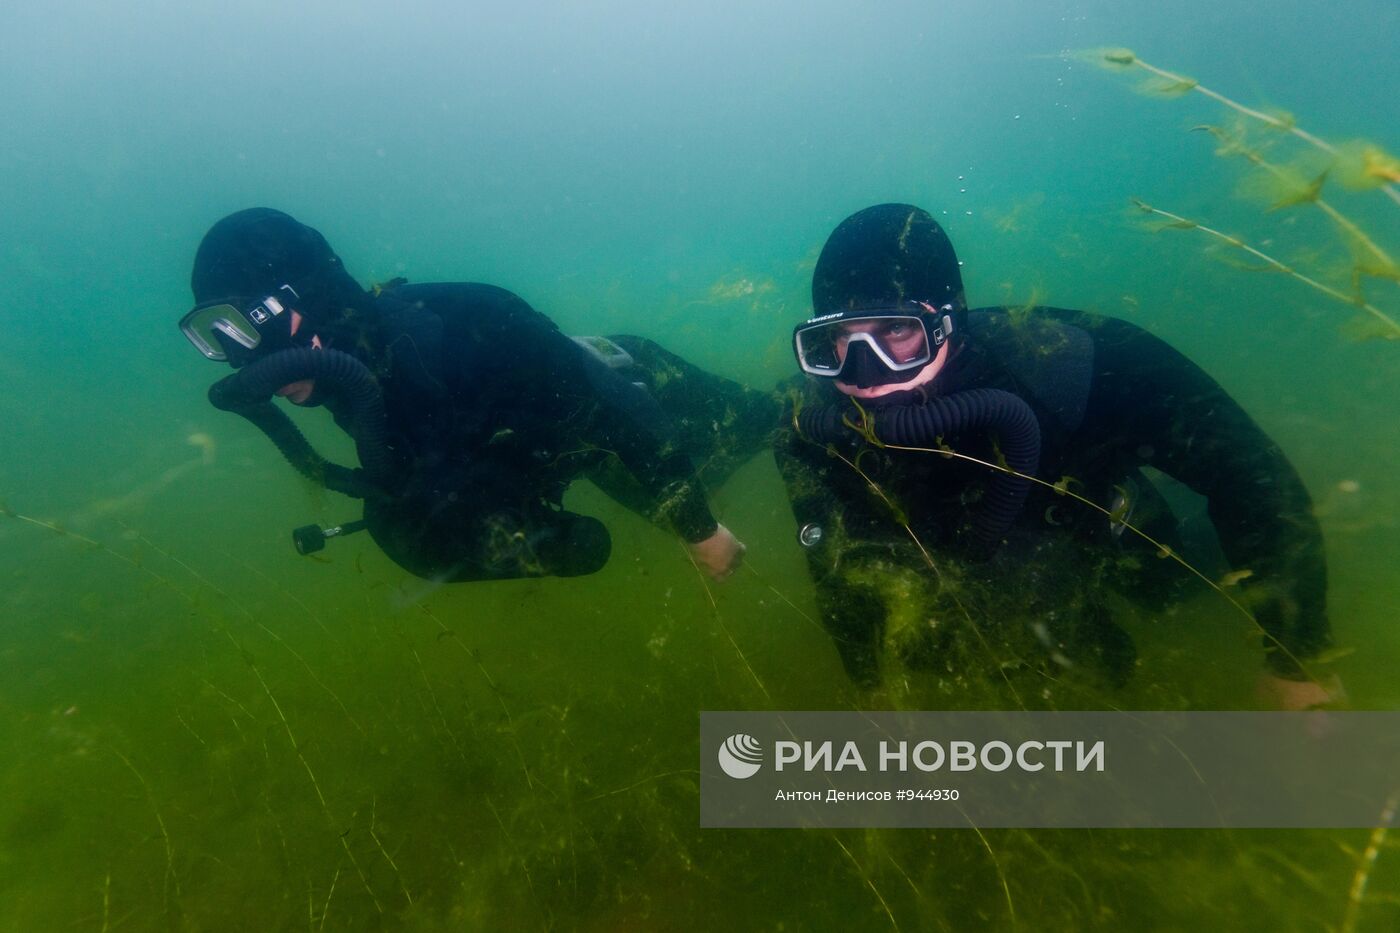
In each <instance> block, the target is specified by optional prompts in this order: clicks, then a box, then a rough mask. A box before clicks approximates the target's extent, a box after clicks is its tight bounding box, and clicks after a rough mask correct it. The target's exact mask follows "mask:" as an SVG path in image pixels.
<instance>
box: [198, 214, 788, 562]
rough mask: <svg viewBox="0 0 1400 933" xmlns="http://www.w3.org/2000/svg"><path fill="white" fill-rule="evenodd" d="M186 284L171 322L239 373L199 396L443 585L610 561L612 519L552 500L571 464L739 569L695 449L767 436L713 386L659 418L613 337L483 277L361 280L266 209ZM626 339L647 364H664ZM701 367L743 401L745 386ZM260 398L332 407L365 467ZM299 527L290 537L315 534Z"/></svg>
mask: <svg viewBox="0 0 1400 933" xmlns="http://www.w3.org/2000/svg"><path fill="white" fill-rule="evenodd" d="M191 284H192V287H193V290H194V295H195V300H196V301H197V302H198V304H197V305H196V306H195V308H194V309H193V310H192V311H191V312H190V313H189V314H187V315H186V316H185V318H184V320H183V321H182V322H181V330H182V331H183V332H184V333H185V335H186V336H187V337H188V338H189V339H190V341H191V342H192V343H193V344H194V345H195V346H196V348H198V349H199V350H200V351H201V352H202V353H203V354H204V355H205V356H206V357H209V358H210V359H215V360H227V361H228V362H229V363H231V364H232V365H233V366H234V367H235V369H237V372H236V373H235V374H234V375H232V376H229V377H227V378H226V379H224V380H221V381H220V382H218V383H216V384H215V385H214V386H213V387H211V389H210V400H211V401H212V402H213V403H214V404H215V405H216V406H218V407H220V408H223V409H227V410H230V411H236V412H238V413H240V414H242V415H244V416H245V417H247V418H249V420H251V421H253V422H254V424H256V425H257V426H258V427H260V428H261V429H262V430H264V431H265V432H266V433H267V434H268V435H269V437H271V438H272V439H273V441H274V442H275V443H276V444H277V445H278V447H279V448H280V449H281V450H282V452H283V454H284V455H285V456H286V457H287V459H288V460H289V461H290V462H291V463H292V465H293V466H295V467H296V468H297V469H298V470H300V471H301V472H302V473H303V474H305V475H307V476H309V477H311V478H312V479H314V480H316V481H318V482H321V483H322V484H324V485H325V486H327V487H328V488H331V489H335V490H337V491H339V492H343V493H346V494H349V495H352V496H356V497H359V498H363V499H364V500H365V512H364V522H363V523H352V525H350V526H347V527H346V529H345V530H358V528H359V527H365V526H367V527H368V530H369V532H370V534H371V535H372V536H373V537H374V539H375V541H376V542H377V543H378V544H379V546H380V547H381V548H382V549H383V550H384V552H385V553H386V554H388V555H389V557H391V558H392V559H393V560H394V561H395V562H397V563H398V564H400V565H401V566H402V567H404V568H405V569H407V570H409V571H411V572H413V573H415V574H418V575H419V576H422V577H425V578H430V579H435V580H451V581H462V580H483V579H507V578H516V577H536V576H576V575H580V574H588V573H593V572H594V571H596V570H598V569H600V568H601V567H602V566H603V565H604V564H605V563H606V562H607V560H608V556H609V553H610V550H611V542H610V538H609V535H608V532H607V529H606V528H604V527H603V525H602V523H601V522H599V521H598V520H597V519H595V518H591V517H588V516H583V515H577V514H574V513H572V512H569V511H566V510H565V509H563V508H562V507H561V504H560V502H561V497H562V496H563V493H564V490H565V488H566V487H567V486H568V485H569V483H570V482H571V481H572V480H574V479H575V478H577V477H580V476H584V475H588V476H590V477H592V478H594V479H596V480H597V481H598V483H599V485H600V486H602V487H603V489H604V491H605V492H608V493H610V494H612V495H614V497H615V498H617V499H618V500H619V501H622V502H623V503H624V504H625V505H628V506H629V507H630V508H633V509H634V510H636V511H638V512H640V513H643V514H645V515H646V516H648V517H649V518H651V519H653V520H655V521H657V522H660V523H663V524H666V525H669V526H670V527H671V528H673V529H674V530H675V531H676V533H677V534H679V535H680V536H681V537H682V538H684V540H685V541H686V543H687V546H688V548H689V551H690V553H691V556H692V557H693V558H694V560H695V561H696V563H697V565H699V566H700V567H702V568H703V569H704V570H706V571H707V572H708V573H709V574H710V575H712V576H714V577H716V578H717V579H723V578H724V577H727V576H728V575H729V574H730V573H732V572H733V570H734V569H735V568H736V567H737V566H738V565H739V562H740V560H741V559H742V555H743V551H744V547H743V545H742V544H740V543H739V541H738V540H737V539H736V538H735V537H734V535H733V534H731V533H730V532H729V530H728V529H726V528H725V527H724V526H723V525H721V524H719V523H718V522H716V521H715V519H714V517H713V516H712V515H711V513H710V509H709V507H708V505H707V503H706V496H705V492H704V486H703V485H702V479H701V477H700V476H697V473H696V469H695V467H694V465H693V461H692V455H696V454H698V455H700V456H702V457H704V458H705V479H708V480H710V481H717V480H719V479H722V478H723V475H724V474H725V473H726V472H727V471H728V470H729V469H732V467H733V466H737V465H738V463H739V462H742V459H743V456H744V454H745V453H751V452H752V451H753V450H755V449H757V445H758V444H759V443H760V442H761V441H762V440H763V439H764V437H763V433H761V432H751V433H750V434H749V435H743V434H742V432H736V431H733V430H729V428H730V427H733V425H732V423H731V424H730V425H727V426H726V425H724V424H723V419H724V417H725V415H724V412H723V411H722V410H719V409H716V406H717V405H723V404H724V403H723V402H722V401H720V399H719V396H718V395H713V396H709V397H703V396H700V395H698V394H699V393H704V391H705V389H706V388H707V387H705V386H700V385H698V384H697V385H695V386H694V387H693V391H692V394H691V396H690V397H688V398H687V399H686V401H687V402H689V403H690V405H691V409H690V411H689V413H690V414H691V415H694V417H687V418H686V419H684V420H683V422H682V423H681V424H680V425H679V426H676V425H673V423H672V422H671V421H670V420H669V419H668V418H667V417H666V415H665V414H664V413H663V412H662V410H661V408H660V407H659V406H658V404H657V402H656V401H655V400H654V399H653V398H652V397H651V396H650V395H649V394H648V392H647V391H646V390H645V389H644V388H642V387H641V385H640V383H638V382H634V381H633V379H634V377H635V374H634V373H631V372H628V371H627V370H628V368H629V367H630V368H632V369H635V368H636V366H635V364H634V361H633V360H632V359H631V358H630V357H629V354H628V352H627V351H625V350H623V349H621V348H620V347H619V346H618V345H617V344H616V343H613V342H611V341H609V340H607V339H603V338H580V339H578V340H575V339H571V338H569V337H567V336H565V335H563V334H562V333H560V332H559V330H558V328H557V327H555V325H554V324H553V323H552V322H551V321H550V320H549V319H548V318H546V317H545V316H544V315H542V314H540V313H539V312H537V311H535V310H534V309H533V308H531V307H530V306H529V305H528V304H526V303H525V302H524V301H523V300H521V299H520V298H519V297H517V296H516V295H513V294H511V293H510V292H508V291H506V290H504V289H501V288H497V287H495V286H492V285H483V284H458V283H452V284H447V283H442V284H425V285H408V284H402V283H397V284H394V285H393V286H392V287H388V288H384V289H379V288H376V289H375V290H374V292H372V293H371V292H367V291H365V290H364V289H362V288H361V287H360V286H359V285H358V284H357V283H356V282H355V280H354V279H353V278H351V276H350V275H349V274H348V273H347V272H346V271H345V269H344V268H343V267H342V265H341V263H340V260H339V259H338V258H337V257H336V255H335V253H334V252H332V250H331V248H330V246H329V245H328V244H327V243H326V241H325V239H324V238H323V237H322V236H321V235H320V233H318V232H317V231H315V230H313V229H312V228H310V227H307V226H304V225H303V224H300V223H298V222H297V221H295V220H293V219H292V218H291V217H289V216H287V215H286V214H283V213H280V212H278V211H274V210H270V209H266V208H256V209H251V210H245V211H240V212H238V213H235V214H232V215H230V216H228V217H225V218H224V219H222V220H220V221H219V222H218V223H217V224H215V225H214V226H213V228H212V229H210V231H209V232H208V234H207V235H206V236H205V237H204V240H203V242H202V243H201V244H200V247H199V251H198V254H197V256H196V258H195V263H194V272H193V276H192V280H191ZM624 342H626V343H627V344H628V345H629V346H630V347H631V348H632V350H633V352H634V353H635V354H636V355H637V356H638V357H639V358H641V359H642V361H643V362H650V363H652V364H653V365H665V360H666V359H667V358H669V354H666V352H665V351H664V350H661V348H660V347H657V346H656V345H655V344H651V343H650V342H648V341H644V340H640V339H638V338H628V339H626V340H625V341H624ZM624 374H625V375H624ZM644 376H645V374H643V381H645V378H644ZM707 378H708V379H710V380H713V382H715V383H717V384H723V386H724V388H725V390H726V391H725V392H724V393H722V394H723V396H724V398H725V399H728V400H729V401H730V402H733V401H734V400H736V399H737V400H739V404H742V401H743V399H744V397H745V391H746V390H743V389H742V388H740V387H738V386H736V385H733V384H732V383H727V382H725V381H724V380H720V379H718V377H707ZM711 388H712V387H711ZM274 394H275V395H280V396H282V397H284V398H286V399H287V400H288V401H290V402H292V403H293V404H297V405H324V406H325V407H326V408H328V409H329V410H330V411H331V413H332V414H333V416H334V417H335V420H336V422H337V424H339V425H340V426H341V427H342V428H344V429H345V430H346V431H347V432H348V433H350V434H351V436H352V437H353V438H354V439H355V442H356V449H357V452H358V454H359V458H360V461H361V467H360V468H359V469H355V470H350V469H346V468H344V467H340V466H337V465H335V464H331V463H327V462H326V461H325V460H323V459H322V458H321V457H320V456H319V455H318V454H316V452H315V451H314V450H313V449H312V448H311V447H310V445H309V444H308V443H307V442H306V440H305V439H304V438H303V437H302V436H301V434H300V432H299V431H297V429H296V428H295V427H294V426H293V425H292V423H291V421H290V420H289V419H288V418H287V416H286V414H285V413H284V412H283V411H282V410H281V409H278V408H276V407H275V406H274V405H273V404H272V401H271V397H272V396H273V395H274ZM672 397H674V393H673V396H672ZM744 423H745V424H748V423H751V419H744ZM722 430H723V432H724V433H723V438H721V432H722ZM678 431H679V432H680V433H679V434H678V433H677V432H678ZM682 435H683V436H684V437H685V440H686V441H687V447H683V446H682V445H681V443H680V442H679V440H678V438H679V437H680V436H682ZM741 447H742V448H743V449H740V448H741ZM309 530H310V531H311V532H312V534H311V535H310V538H306V537H304V536H305V533H306V532H307V531H308V529H298V539H297V540H298V548H299V549H303V550H314V549H317V548H318V547H319V546H321V543H320V542H321V541H323V540H324V538H323V537H321V534H322V533H321V532H320V530H319V529H316V528H315V527H314V526H309ZM340 531H341V529H332V532H328V533H325V534H330V533H338V532H340ZM311 539H315V540H311Z"/></svg>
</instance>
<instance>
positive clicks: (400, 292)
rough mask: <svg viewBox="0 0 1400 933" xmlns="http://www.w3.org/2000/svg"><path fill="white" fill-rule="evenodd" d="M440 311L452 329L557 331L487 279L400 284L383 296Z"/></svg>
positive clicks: (530, 307) (432, 310)
mask: <svg viewBox="0 0 1400 933" xmlns="http://www.w3.org/2000/svg"><path fill="white" fill-rule="evenodd" d="M380 297H381V300H385V299H387V300H389V301H392V302H399V303H402V304H407V305H410V306H413V307H415V308H418V309H420V310H422V311H426V312H430V313H432V314H436V315H437V316H439V317H440V318H442V320H443V323H444V324H445V325H447V327H448V328H449V329H453V328H454V327H455V326H456V325H460V324H471V325H474V326H486V327H488V328H489V329H491V330H497V329H500V328H511V327H531V328H543V329H545V330H557V329H558V328H557V327H556V326H555V324H554V322H553V321H551V320H550V319H549V318H548V317H546V316H545V315H544V314H541V313H540V312H539V311H537V310H535V309H534V308H533V307H532V306H531V305H530V303H529V302H527V301H526V300H525V299H524V298H521V297H520V296H519V295H517V294H516V293H515V292H513V291H510V290H509V289H506V288H502V287H501V286H499V285H492V284H490V283H487V282H415V283H409V284H403V285H397V286H395V287H394V288H392V289H388V290H386V291H385V292H383V294H382V295H381V296H380Z"/></svg>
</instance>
